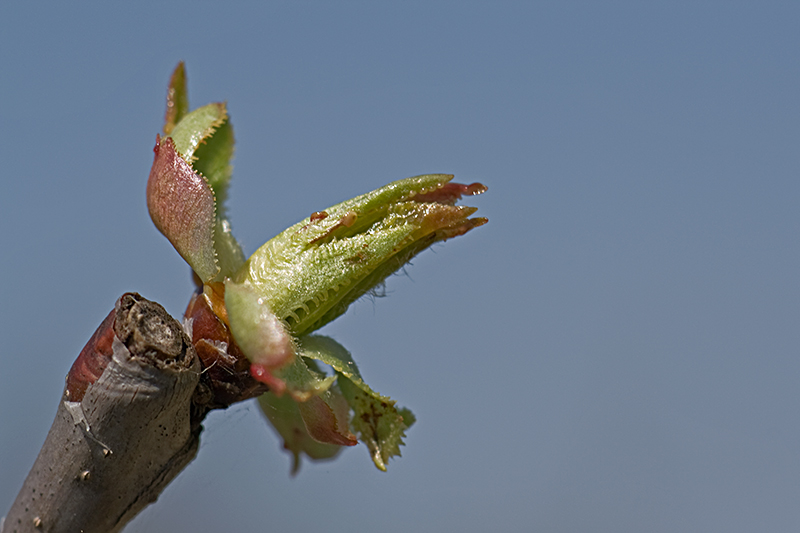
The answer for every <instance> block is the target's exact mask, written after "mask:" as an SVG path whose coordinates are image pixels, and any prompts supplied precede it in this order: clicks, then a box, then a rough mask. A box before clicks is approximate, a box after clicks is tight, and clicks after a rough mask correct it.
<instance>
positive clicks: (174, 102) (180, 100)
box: [164, 61, 189, 135]
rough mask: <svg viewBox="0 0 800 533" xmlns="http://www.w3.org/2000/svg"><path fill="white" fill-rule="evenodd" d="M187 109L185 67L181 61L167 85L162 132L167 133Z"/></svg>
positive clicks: (187, 97) (187, 96)
mask: <svg viewBox="0 0 800 533" xmlns="http://www.w3.org/2000/svg"><path fill="white" fill-rule="evenodd" d="M187 111H189V95H188V92H187V91H186V67H185V65H184V64H183V61H181V62H180V63H178V66H176V67H175V70H174V71H173V72H172V77H171V78H170V80H169V86H168V87H167V112H166V113H165V114H164V134H165V135H169V134H170V133H171V132H172V129H173V128H174V127H175V124H177V123H178V122H180V120H181V119H182V118H183V116H184V115H185V114H186V112H187Z"/></svg>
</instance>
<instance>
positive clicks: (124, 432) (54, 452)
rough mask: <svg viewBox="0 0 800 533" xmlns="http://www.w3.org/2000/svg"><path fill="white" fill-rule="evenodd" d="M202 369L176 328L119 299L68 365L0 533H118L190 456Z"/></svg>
mask: <svg viewBox="0 0 800 533" xmlns="http://www.w3.org/2000/svg"><path fill="white" fill-rule="evenodd" d="M199 380H200V363H199V361H198V358H197V355H196V353H195V351H194V348H193V347H192V343H191V340H190V339H189V337H188V336H187V335H186V333H185V332H184V330H183V328H182V327H181V325H180V324H179V323H178V322H177V321H176V320H175V319H173V318H172V317H171V316H170V315H169V314H168V313H167V312H166V311H165V310H164V308H163V307H161V306H160V305H158V304H156V303H154V302H150V301H148V300H146V299H144V298H142V297H141V296H139V295H138V294H135V293H128V294H125V295H123V296H122V297H120V299H119V300H118V301H117V304H116V308H115V310H114V311H112V313H111V315H109V318H107V319H106V320H105V321H104V322H103V324H102V325H101V326H100V328H99V329H98V331H97V332H96V333H95V335H94V336H93V337H92V339H91V340H90V341H89V344H87V346H86V348H84V350H83V351H82V352H81V355H80V356H79V357H78V360H76V362H75V365H74V366H73V369H72V370H71V371H70V376H69V377H68V380H67V386H66V387H65V389H64V395H63V397H62V399H61V401H60V402H59V406H58V411H57V413H56V418H55V421H54V422H53V425H52V427H51V429H50V432H49V433H48V435H47V439H46V441H45V443H44V445H43V447H42V449H41V452H40V453H39V456H38V458H37V459H36V462H35V463H34V465H33V468H32V469H31V471H30V473H29V474H28V477H27V479H26V480H25V483H24V485H23V487H22V489H21V490H20V492H19V495H18V496H17V499H16V500H15V501H14V503H13V505H12V507H11V509H10V510H9V512H8V515H7V516H6V518H5V521H4V523H3V525H2V526H1V529H2V533H17V532H19V533H22V532H31V533H39V532H70V533H72V532H79V531H82V532H86V533H93V532H98V533H107V532H116V531H120V530H121V529H122V528H123V527H124V526H125V524H126V523H128V521H130V520H131V519H132V518H133V517H134V516H136V514H138V513H139V512H140V511H141V510H142V509H143V508H144V507H145V506H147V505H148V504H150V503H152V502H154V501H155V500H156V498H157V497H158V495H159V494H160V493H161V491H162V490H163V489H164V487H166V485H167V484H168V483H169V482H170V481H171V480H172V479H173V478H174V477H175V476H176V475H178V473H180V471H181V470H183V468H184V467H185V466H186V465H187V464H188V463H189V462H190V461H191V460H192V459H194V457H195V455H196V453H197V448H198V444H199V436H200V431H201V425H200V423H201V422H202V419H203V418H204V416H205V414H206V412H207V410H206V409H203V408H198V407H197V406H196V405H195V404H193V402H192V396H193V394H194V393H195V390H196V389H197V385H198V382H199Z"/></svg>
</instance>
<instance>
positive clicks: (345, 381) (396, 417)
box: [301, 335, 415, 471]
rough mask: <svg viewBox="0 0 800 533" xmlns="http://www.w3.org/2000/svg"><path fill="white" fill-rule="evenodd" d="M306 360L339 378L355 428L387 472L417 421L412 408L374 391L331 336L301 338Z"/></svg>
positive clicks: (379, 466) (381, 467)
mask: <svg viewBox="0 0 800 533" xmlns="http://www.w3.org/2000/svg"><path fill="white" fill-rule="evenodd" d="M301 342H302V345H301V352H302V354H303V356H304V357H308V358H311V359H316V360H317V361H320V362H323V363H325V364H327V365H329V366H331V367H332V368H333V369H334V370H335V371H336V374H337V376H338V380H337V383H338V385H339V389H340V390H341V391H342V395H343V396H344V398H345V400H347V403H348V404H349V405H350V408H351V409H352V410H353V413H354V414H353V421H352V423H351V425H352V427H353V429H354V430H355V431H356V433H358V435H359V438H360V440H361V441H362V442H363V443H364V444H366V445H367V448H369V451H370V455H371V456H372V461H373V462H374V463H375V466H377V467H378V468H379V469H381V470H383V471H386V463H387V462H388V461H389V458H391V457H393V456H395V455H397V456H399V455H400V445H401V444H403V437H405V430H406V429H408V428H409V427H410V426H411V425H412V424H413V423H414V421H415V418H414V415H413V414H411V411H409V410H408V409H404V408H401V409H398V408H396V407H395V402H394V400H392V399H390V398H389V397H387V396H382V395H380V394H378V393H377V392H375V391H373V390H372V389H371V388H370V387H369V386H368V385H367V384H366V383H364V380H363V379H362V378H361V374H360V373H359V371H358V367H356V363H355V361H353V358H352V357H351V356H350V353H349V352H348V351H347V350H346V349H345V348H344V347H343V346H342V345H341V344H339V343H337V342H336V341H334V340H333V339H331V338H329V337H323V336H321V335H311V336H308V337H304V338H302V339H301Z"/></svg>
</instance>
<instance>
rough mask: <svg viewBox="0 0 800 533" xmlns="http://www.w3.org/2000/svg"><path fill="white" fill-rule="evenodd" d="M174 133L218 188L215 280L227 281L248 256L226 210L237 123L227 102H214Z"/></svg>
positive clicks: (197, 168)
mask: <svg viewBox="0 0 800 533" xmlns="http://www.w3.org/2000/svg"><path fill="white" fill-rule="evenodd" d="M171 136H172V138H173V139H174V141H175V146H176V148H177V150H178V152H180V154H181V155H182V156H183V158H184V159H185V160H186V161H187V162H189V163H190V164H191V166H192V168H193V169H194V170H195V172H197V173H198V174H200V175H201V176H203V177H204V178H205V179H206V180H207V181H208V184H209V186H210V187H211V189H212V190H213V191H214V198H215V202H216V204H215V205H216V222H215V225H214V236H213V242H214V249H215V251H216V257H217V264H218V266H219V274H218V275H217V277H216V279H215V280H216V281H224V279H225V278H226V277H230V276H232V275H233V274H234V273H235V272H236V271H237V270H239V268H241V266H242V264H243V263H244V260H245V257H244V252H242V247H241V246H240V245H239V243H238V241H237V240H236V239H235V238H234V236H233V234H232V233H231V230H230V222H229V221H228V219H227V217H226V210H225V201H226V200H227V198H228V185H229V183H230V180H231V175H232V167H231V159H232V158H233V152H234V136H233V126H231V124H230V121H229V120H228V112H227V110H226V107H225V104H224V103H213V104H208V105H206V106H203V107H200V108H198V109H195V110H194V111H192V112H191V113H189V114H187V115H186V116H184V117H183V118H182V119H181V120H180V122H178V123H177V124H176V125H175V127H174V128H173V130H172V135H171Z"/></svg>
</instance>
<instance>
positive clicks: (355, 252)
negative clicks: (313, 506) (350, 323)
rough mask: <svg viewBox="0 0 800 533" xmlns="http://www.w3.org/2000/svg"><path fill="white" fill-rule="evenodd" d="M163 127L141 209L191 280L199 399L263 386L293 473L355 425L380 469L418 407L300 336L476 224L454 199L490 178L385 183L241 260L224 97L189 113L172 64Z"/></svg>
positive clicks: (334, 448) (333, 348) (348, 440)
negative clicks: (230, 208)
mask: <svg viewBox="0 0 800 533" xmlns="http://www.w3.org/2000/svg"><path fill="white" fill-rule="evenodd" d="M164 133H165V135H166V137H164V138H163V139H161V138H159V139H158V140H157V144H156V147H155V150H154V151H155V159H154V161H153V167H152V170H151V172H150V179H149V181H148V184H147V204H148V209H149V211H150V216H151V217H152V219H153V222H154V223H155V225H156V227H157V228H158V229H159V230H160V231H161V232H162V233H163V234H164V235H165V236H166V237H167V239H168V240H169V241H170V242H171V243H172V244H173V246H174V247H175V249H176V250H177V251H178V253H179V254H180V255H181V256H182V257H183V258H184V259H185V260H186V262H188V263H189V265H190V266H191V267H192V269H193V270H194V272H195V274H196V275H197V277H198V278H199V280H198V279H196V280H195V281H196V282H197V284H198V289H199V290H198V292H197V293H195V296H194V297H193V298H192V300H191V302H190V304H189V306H188V308H187V310H186V313H185V327H186V329H187V331H189V332H190V333H191V336H192V342H193V344H194V345H195V348H196V350H197V352H198V354H199V356H200V358H201V360H202V362H203V366H204V370H203V377H202V379H201V385H202V387H198V391H199V392H198V393H197V394H196V398H195V402H196V404H197V405H201V406H202V407H203V408H206V409H213V408H222V407H227V406H228V405H230V404H232V403H234V402H236V401H242V400H244V399H247V398H250V397H253V396H255V395H258V394H261V393H262V392H263V391H265V390H269V392H268V393H266V394H263V395H261V397H260V399H259V403H260V405H261V408H262V410H263V411H264V413H265V414H266V416H267V418H268V419H269V421H270V422H271V423H272V425H273V426H274V427H275V429H276V430H277V431H278V433H279V434H280V435H281V436H282V437H283V439H284V447H285V448H286V449H288V450H289V451H290V452H291V453H292V454H293V456H294V466H293V472H296V471H297V469H298V468H299V464H300V456H301V454H305V455H307V456H308V457H310V458H312V459H323V458H330V457H333V456H334V455H336V454H337V453H338V451H339V450H340V448H341V446H353V445H355V444H356V442H357V441H356V437H355V435H354V433H355V434H357V435H358V437H359V440H361V441H362V442H364V443H365V444H366V445H367V447H368V449H369V451H370V454H371V456H372V459H373V461H374V463H375V465H376V466H377V467H378V468H379V469H381V470H386V464H387V462H388V460H389V459H390V458H391V457H392V456H397V455H400V445H402V444H403V440H402V439H403V438H404V437H405V431H406V430H407V429H408V428H409V427H410V426H411V424H413V423H414V416H413V415H412V414H411V412H410V411H409V410H407V409H404V408H398V407H396V405H395V402H394V401H393V400H391V399H390V398H388V397H386V396H382V395H380V394H378V393H377V392H375V391H373V390H372V389H371V388H370V387H369V386H367V384H366V383H365V382H364V381H363V379H362V378H361V375H360V373H359V371H358V368H357V367H356V365H355V363H354V362H353V360H352V358H351V356H350V354H349V353H348V352H347V350H345V349H344V348H343V347H342V346H341V345H339V344H338V343H336V342H335V341H333V340H332V339H329V338H327V337H320V336H315V335H314V336H312V335H309V334H310V333H311V332H313V331H315V330H317V329H319V328H321V327H322V326H324V325H325V324H327V323H328V322H330V321H331V320H333V319H335V318H336V317H338V316H339V315H341V314H342V313H344V312H345V311H346V310H347V308H348V306H349V305H350V304H351V303H353V302H354V301H355V300H357V299H358V298H360V297H361V296H363V295H364V294H366V293H368V292H369V291H371V290H372V289H374V288H375V287H376V286H378V285H380V284H381V283H382V282H383V281H384V280H385V279H386V278H387V277H388V276H389V275H391V274H392V273H393V272H395V271H397V270H398V269H400V268H402V267H403V265H405V264H406V263H408V262H409V261H410V260H411V259H412V258H413V257H414V256H415V255H417V254H418V253H420V252H421V251H423V250H425V249H426V248H428V247H430V246H431V245H432V244H434V243H436V242H438V241H443V240H446V239H449V238H452V237H456V236H459V235H463V234H465V233H467V232H468V231H470V230H472V229H473V228H475V227H478V226H480V225H482V224H485V223H486V222H487V220H486V219H485V218H481V217H476V218H470V217H471V216H472V215H473V213H475V211H476V208H474V207H465V206H457V205H456V202H457V201H458V200H459V199H460V198H461V197H462V196H471V195H476V194H481V193H483V192H484V191H486V187H485V186H483V185H482V184H480V183H473V184H471V185H464V184H459V183H452V182H451V179H452V178H453V176H451V175H447V174H429V175H424V176H417V177H413V178H408V179H404V180H399V181H395V182H393V183H390V184H389V185H387V186H385V187H381V188H379V189H376V190H374V191H372V192H370V193H367V194H364V195H361V196H358V197H356V198H353V199H352V200H348V201H345V202H342V203H339V204H337V205H334V206H332V207H330V208H328V209H325V210H324V211H317V212H314V213H313V214H311V215H310V216H309V217H308V218H306V219H305V220H302V221H301V222H299V223H297V224H295V225H294V226H292V227H290V228H289V229H287V230H285V231H284V232H282V233H281V234H279V235H278V236H276V237H274V238H273V239H272V240H270V241H268V242H267V243H266V244H264V245H263V246H261V247H260V248H259V249H258V250H257V251H256V252H255V253H254V254H253V255H252V256H251V257H250V258H249V259H247V260H246V261H245V258H244V254H243V253H242V248H241V246H240V245H239V243H238V242H237V241H236V239H235V238H234V237H233V235H232V233H231V229H230V223H229V221H228V219H227V214H226V211H225V208H224V203H225V200H226V199H227V196H228V185H229V183H230V179H231V159H232V158H233V153H234V135H233V127H232V126H231V124H230V121H229V117H228V113H227V109H226V106H225V104H224V103H212V104H208V105H206V106H203V107H200V108H198V109H195V110H193V111H189V105H188V92H187V89H186V72H185V68H184V65H183V63H182V62H181V63H179V64H178V66H177V67H176V69H175V71H174V72H173V75H172V78H171V79H170V84H169V89H168V94H167V111H166V114H165V119H164ZM317 362H320V363H323V364H325V365H328V366H329V367H331V368H332V369H333V372H332V375H326V374H325V373H324V372H321V371H320V368H319V367H318V364H317ZM201 389H202V390H201Z"/></svg>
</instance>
